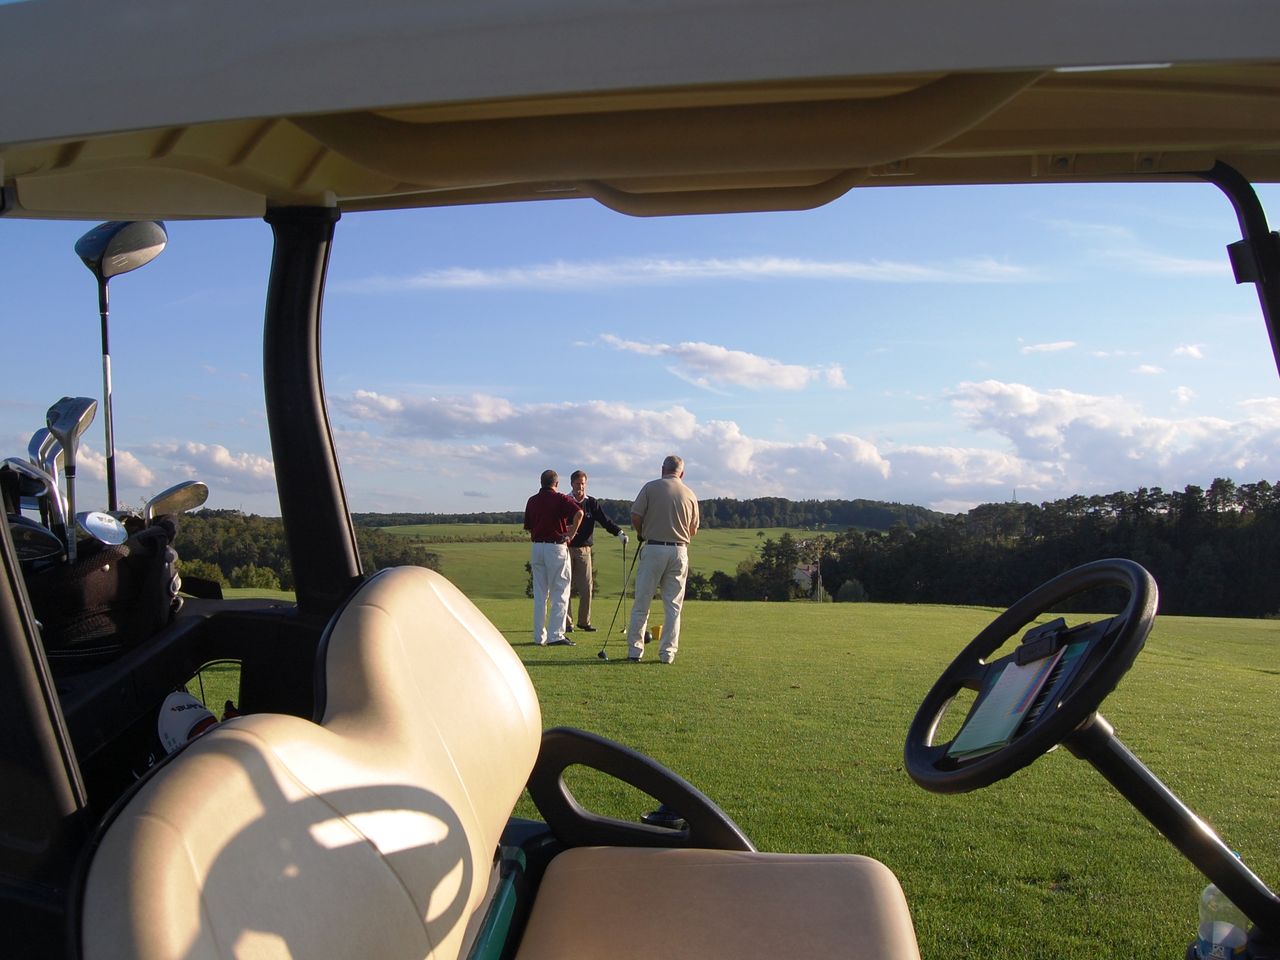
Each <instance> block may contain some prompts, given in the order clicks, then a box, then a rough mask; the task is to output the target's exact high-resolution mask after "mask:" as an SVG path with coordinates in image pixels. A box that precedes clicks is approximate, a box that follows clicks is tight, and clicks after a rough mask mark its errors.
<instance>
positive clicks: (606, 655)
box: [596, 650, 609, 661]
mask: <svg viewBox="0 0 1280 960" xmlns="http://www.w3.org/2000/svg"><path fill="white" fill-rule="evenodd" d="M596 656H597V657H599V658H600V659H601V660H606V661H607V660H608V659H609V655H608V654H607V653H605V652H604V651H603V650H601V651H600V652H599V653H597V654H596Z"/></svg>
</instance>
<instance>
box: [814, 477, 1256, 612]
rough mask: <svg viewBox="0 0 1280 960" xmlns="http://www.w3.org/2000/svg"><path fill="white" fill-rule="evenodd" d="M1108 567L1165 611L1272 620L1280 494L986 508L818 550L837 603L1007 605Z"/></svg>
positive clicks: (1146, 491)
mask: <svg viewBox="0 0 1280 960" xmlns="http://www.w3.org/2000/svg"><path fill="white" fill-rule="evenodd" d="M1104 557H1126V558H1128V559H1131V560H1134V561H1136V562H1138V563H1140V564H1142V565H1143V566H1144V567H1146V568H1147V570H1149V571H1150V572H1151V574H1152V576H1154V577H1155V579H1156V582H1157V583H1158V584H1159V587H1160V609H1161V610H1162V611H1163V612H1165V613H1174V614H1191V615H1200V616H1237V617H1263V616H1272V615H1276V614H1277V613H1278V612H1280V590H1278V589H1277V587H1276V582H1275V571H1276V570H1277V569H1280V486H1275V485H1273V484H1271V483H1269V482H1268V481H1266V480H1261V481H1258V482H1257V483H1247V484H1241V485H1238V486H1237V485H1236V483H1235V482H1234V481H1232V480H1226V479H1221V478H1219V479H1215V480H1214V481H1213V483H1212V484H1210V485H1209V487H1208V489H1204V488H1201V487H1199V486H1194V485H1191V486H1187V487H1185V488H1184V489H1183V490H1181V491H1169V492H1166V491H1164V490H1162V489H1161V488H1159V487H1140V488H1139V489H1137V490H1135V491H1133V492H1132V493H1123V492H1121V493H1112V494H1107V495H1103V496H1091V497H1084V496H1073V497H1067V498H1065V499H1061V500H1054V501H1051V502H1047V503H1042V504H1040V505H1038V506H1037V505H1035V504H1031V503H1016V502H1015V503H990V504H983V505H982V506H979V507H975V508H974V509H973V510H970V511H969V512H968V513H967V514H965V515H955V516H948V517H945V518H944V519H943V520H942V521H941V522H939V523H935V524H930V525H928V526H924V527H920V528H918V529H916V530H914V531H911V530H908V529H906V528H905V527H903V526H895V527H893V528H892V529H890V530H889V531H888V532H887V533H883V534H881V533H869V532H865V531H857V530H850V531H847V532H845V533H841V534H839V535H837V536H835V537H833V538H830V539H829V541H828V542H827V543H826V544H825V545H824V546H823V547H822V549H821V556H820V558H819V569H820V571H821V578H822V585H823V587H824V588H825V589H826V590H827V591H828V592H829V593H830V594H831V595H832V596H833V597H835V598H836V599H859V598H866V599H871V600H876V601H884V602H892V603H961V604H982V605H989V606H1008V605H1009V604H1011V603H1013V602H1014V601H1015V600H1017V599H1018V598H1019V597H1021V596H1022V595H1024V594H1025V593H1027V592H1028V591H1030V590H1031V589H1033V588H1034V587H1036V586H1037V585H1038V584H1040V583H1042V582H1044V581H1046V580H1049V579H1051V578H1052V577H1054V576H1056V575H1058V574H1059V573H1062V572H1064V571H1066V570H1068V569H1070V568H1071V567H1074V566H1077V565H1079V564H1081V563H1086V562H1088V561H1090V560H1097V559H1101V558H1104ZM1083 602H1086V603H1087V602H1088V601H1087V600H1086V601H1083Z"/></svg>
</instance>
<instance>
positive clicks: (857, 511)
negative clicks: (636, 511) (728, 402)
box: [351, 497, 947, 530]
mask: <svg viewBox="0 0 1280 960" xmlns="http://www.w3.org/2000/svg"><path fill="white" fill-rule="evenodd" d="M598 499H599V500H600V506H601V507H602V508H603V509H604V512H605V513H606V514H608V515H609V516H610V517H612V518H613V520H614V521H615V522H616V523H619V524H621V525H622V526H627V525H628V524H629V523H630V522H631V501H630V500H606V499H603V498H598ZM698 507H699V510H700V511H701V514H702V525H703V526H704V527H708V528H713V527H728V528H734V529H739V530H741V529H747V530H755V529H758V528H761V527H764V528H768V527H797V528H807V529H813V530H821V529H844V528H845V527H859V528H862V529H866V530H888V529H890V528H891V527H893V526H894V525H897V524H901V525H902V526H904V527H905V528H906V529H908V530H916V529H919V528H920V527H923V526H927V525H929V524H932V523H939V522H941V521H942V520H943V519H944V518H945V517H946V516H947V515H946V514H944V513H938V512H937V511H936V510H929V509H927V508H925V507H918V506H915V505H914V504H909V503H886V502H884V501H880V500H788V499H786V498H785V497H756V498H755V499H752V500H734V499H730V498H727V497H716V498H713V499H710V500H699V501H698ZM351 516H352V519H353V521H354V522H355V524H356V525H357V526H359V527H398V526H407V525H410V524H422V523H440V524H447V523H507V524H511V523H513V524H517V525H518V524H521V523H523V522H524V512H523V511H515V510H510V511H498V512H489V513H354V514H352V515H351Z"/></svg>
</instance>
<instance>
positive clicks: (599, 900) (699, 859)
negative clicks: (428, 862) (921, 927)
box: [517, 847, 920, 960]
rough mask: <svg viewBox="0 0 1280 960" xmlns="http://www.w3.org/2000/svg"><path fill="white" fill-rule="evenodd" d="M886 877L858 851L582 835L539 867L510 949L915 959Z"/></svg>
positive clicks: (520, 958)
mask: <svg viewBox="0 0 1280 960" xmlns="http://www.w3.org/2000/svg"><path fill="white" fill-rule="evenodd" d="M919 956H920V954H919V951H918V949H917V946H916V937H915V930H914V928H913V927H912V924H911V915H910V913H909V912H908V910H907V902H906V899H905V897H904V896H903V894H902V888H901V886H899V884H898V881H897V878H896V877H894V875H893V874H892V873H891V872H890V871H889V869H888V868H887V867H885V866H884V865H883V864H881V863H880V862H878V861H876V860H872V859H870V858H868V857H858V856H837V855H833V856H806V855H802V854H772V853H744V852H741V851H735V850H659V849H639V848H634V847H581V848H578V849H575V850H569V851H567V852H565V853H562V854H561V855H560V856H558V857H556V859H555V860H553V861H552V862H551V865H550V866H549V867H548V868H547V873H546V876H545V877H544V878H543V881H542V886H541V887H540V888H539V890H538V898H537V900H536V901H535V902H534V907H533V914H532V916H531V917H530V918H529V926H528V928H527V929H526V931H525V935H524V939H523V941H521V944H520V952H519V954H518V955H517V960H553V958H554V960H659V958H663V960H665V958H677V957H681V958H682V957H689V958H697V960H800V958H813V960H819V958H822V960H832V958H850V960H919Z"/></svg>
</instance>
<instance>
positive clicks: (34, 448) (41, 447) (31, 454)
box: [27, 427, 57, 466]
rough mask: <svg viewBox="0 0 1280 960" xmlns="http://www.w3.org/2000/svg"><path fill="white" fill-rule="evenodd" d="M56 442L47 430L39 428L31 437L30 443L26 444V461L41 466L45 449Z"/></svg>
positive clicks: (46, 428)
mask: <svg viewBox="0 0 1280 960" xmlns="http://www.w3.org/2000/svg"><path fill="white" fill-rule="evenodd" d="M56 442H57V441H56V440H54V437H53V434H52V433H50V432H49V428H48V427H41V428H40V429H39V430H37V431H36V432H35V433H33V434H32V435H31V442H30V443H28V444H27V459H29V460H30V461H31V462H32V463H34V464H37V465H40V466H43V465H44V456H45V451H46V449H47V448H48V447H50V446H52V445H53V444H54V443H56Z"/></svg>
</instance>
